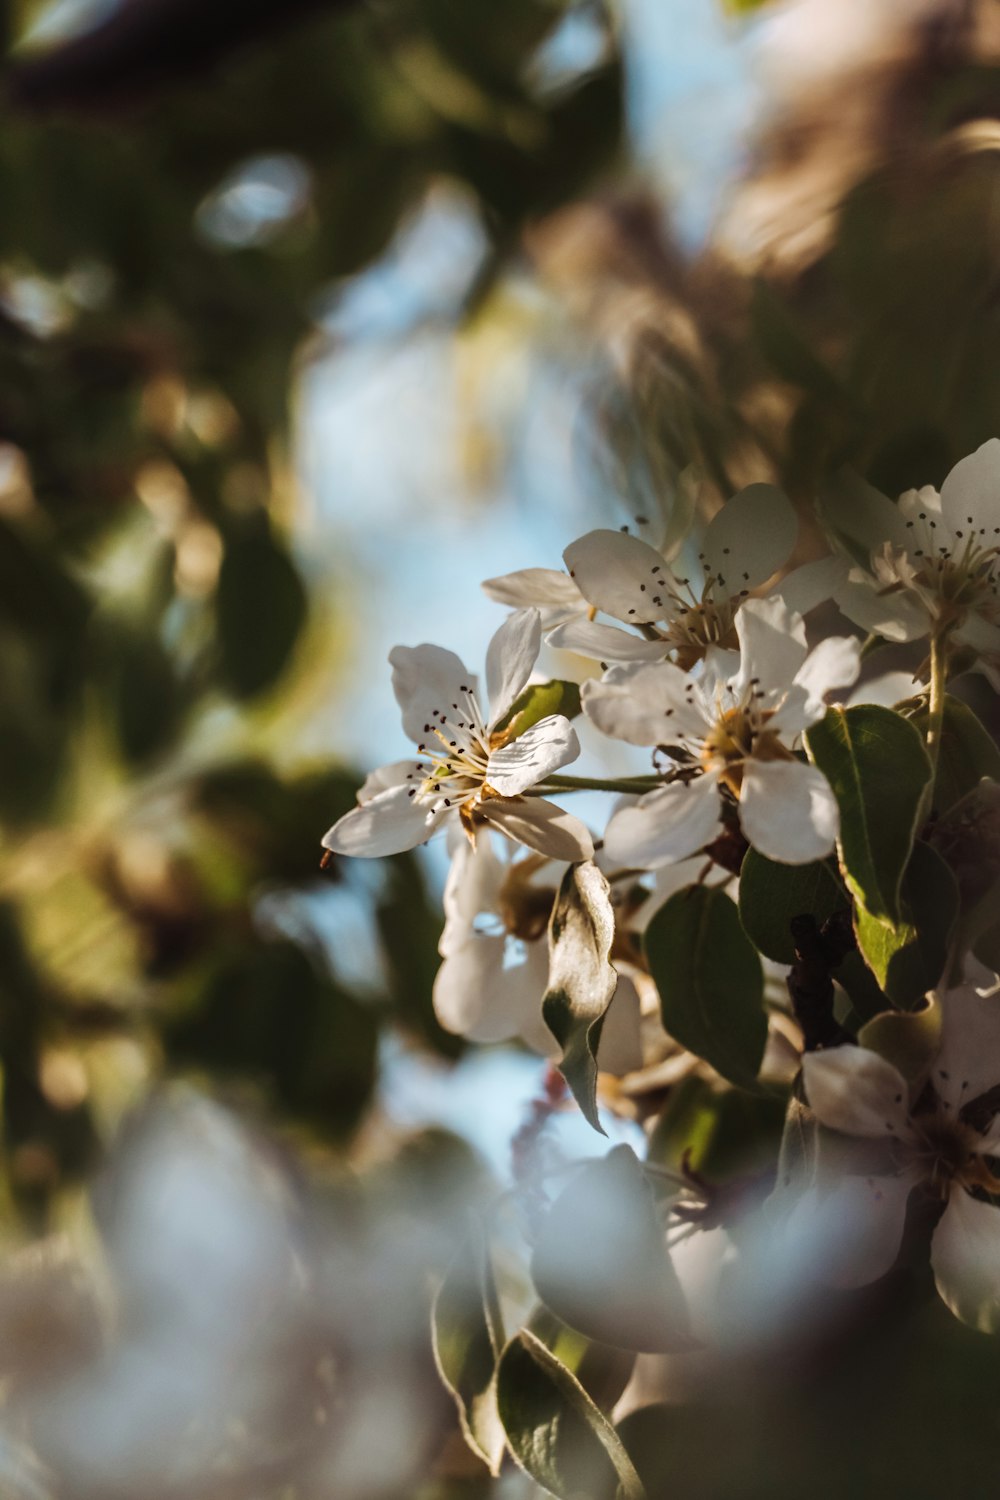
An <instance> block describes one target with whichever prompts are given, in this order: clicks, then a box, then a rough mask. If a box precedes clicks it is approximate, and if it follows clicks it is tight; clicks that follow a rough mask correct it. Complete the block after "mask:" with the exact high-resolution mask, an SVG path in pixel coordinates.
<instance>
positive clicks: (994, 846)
mask: <svg viewBox="0 0 1000 1500" xmlns="http://www.w3.org/2000/svg"><path fill="white" fill-rule="evenodd" d="M931 843H932V844H933V846H934V848H935V849H936V850H937V852H938V854H940V855H941V857H942V858H943V859H944V861H945V863H946V864H947V865H948V868H949V869H950V870H951V872H952V874H953V875H954V877H955V879H956V881H957V882H958V891H959V897H960V900H961V908H962V931H961V937H960V940H959V944H958V946H959V948H960V950H961V949H965V948H970V947H972V948H974V949H975V951H976V952H977V953H979V948H980V945H982V944H984V943H985V944H987V946H989V947H992V946H993V945H992V944H991V943H990V942H989V939H988V932H989V929H990V928H991V927H992V926H993V925H994V922H995V920H996V911H997V897H998V892H1000V784H998V783H997V782H995V781H990V780H989V779H987V778H985V777H984V778H983V780H982V781H979V782H977V783H976V785H975V786H974V787H973V788H972V790H971V791H970V792H966V794H965V796H964V797H963V798H961V800H960V801H958V802H956V803H955V805H954V807H952V808H949V810H948V811H947V812H946V813H945V814H944V816H943V817H941V818H939V819H938V821H937V822H936V823H935V824H934V828H933V830H932V832H931ZM981 956H983V962H984V963H990V964H991V966H992V961H991V959H989V958H986V957H985V956H984V955H981Z"/></svg>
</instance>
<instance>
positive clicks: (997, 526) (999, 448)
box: [941, 437, 1000, 546]
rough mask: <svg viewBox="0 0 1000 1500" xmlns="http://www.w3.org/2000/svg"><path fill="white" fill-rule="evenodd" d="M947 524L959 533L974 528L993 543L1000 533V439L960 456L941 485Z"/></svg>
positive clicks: (961, 533) (992, 439)
mask: <svg viewBox="0 0 1000 1500" xmlns="http://www.w3.org/2000/svg"><path fill="white" fill-rule="evenodd" d="M941 513H942V516H943V518H944V522H945V525H946V526H947V527H948V528H949V529H950V530H951V531H953V532H955V534H956V535H958V536H968V534H969V530H970V528H971V529H972V530H973V531H975V532H977V533H978V535H979V536H980V538H982V539H983V540H985V541H988V543H989V545H990V546H992V545H993V544H994V542H995V541H996V539H997V537H998V536H1000V438H995V437H994V438H990V439H989V441H988V442H985V443H983V445H982V447H981V448H977V449H976V451H975V453H970V454H969V456H968V458H963V459H960V460H959V462H958V463H957V464H956V465H955V467H954V468H953V469H952V471H951V473H950V474H949V475H948V477H947V479H946V480H945V482H944V484H943V485H942V486H941Z"/></svg>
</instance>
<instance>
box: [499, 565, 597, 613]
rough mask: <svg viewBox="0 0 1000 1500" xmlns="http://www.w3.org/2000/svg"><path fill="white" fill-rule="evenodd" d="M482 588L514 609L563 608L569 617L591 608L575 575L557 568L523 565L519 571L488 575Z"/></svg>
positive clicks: (562, 610) (560, 609) (561, 610)
mask: <svg viewBox="0 0 1000 1500" xmlns="http://www.w3.org/2000/svg"><path fill="white" fill-rule="evenodd" d="M482 588H483V590H484V592H485V593H487V594H488V595H489V597H490V598H491V599H495V600H496V601H497V603H498V604H509V605H510V606H511V607H512V608H513V609H539V610H547V609H548V610H559V611H560V612H561V615H562V616H563V617H565V616H567V615H573V614H582V613H584V612H585V611H586V608H587V606H586V603H585V601H584V598H583V595H582V594H581V593H580V590H579V589H578V588H577V586H576V584H575V583H574V582H573V580H572V578H569V577H567V575H566V574H565V573H562V572H559V571H558V570H557V569H556V568H519V569H518V571H517V572H516V573H501V574H500V576H499V577H498V578H487V579H485V580H484V582H483V584H482Z"/></svg>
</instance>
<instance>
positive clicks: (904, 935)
mask: <svg viewBox="0 0 1000 1500" xmlns="http://www.w3.org/2000/svg"><path fill="white" fill-rule="evenodd" d="M901 907H902V914H903V916H902V921H900V922H898V923H893V922H882V921H879V919H878V918H877V917H873V916H872V915H871V914H870V912H868V911H866V910H865V908H864V906H862V905H861V904H860V903H859V904H858V905H857V907H856V909H855V916H854V930H855V932H856V933H857V938H858V947H859V948H860V949H861V952H862V954H863V955H864V958H865V961H866V963H867V964H868V967H869V968H870V969H871V971H872V973H873V974H874V975H875V978H876V979H877V980H878V983H879V986H880V987H881V989H882V990H883V991H884V992H885V994H886V995H887V996H888V998H889V999H890V1000H891V1001H892V1003H893V1005H898V1006H900V1007H902V1008H903V1009H908V1008H909V1007H910V1006H912V1005H915V1004H916V1003H917V1002H918V1001H920V1000H922V999H923V997H924V995H926V993H927V991H928V990H931V989H933V988H934V986H935V985H936V984H937V983H938V982H939V980H940V979H941V976H942V974H943V973H944V970H945V965H946V964H947V961H948V949H949V944H950V942H951V935H952V931H953V929H954V926H955V922H956V920H957V918H958V884H957V882H956V880H955V877H954V875H953V874H952V873H951V871H950V870H949V868H948V866H947V865H946V864H945V862H944V860H943V859H942V858H941V856H940V854H938V853H936V851H935V850H934V849H932V848H931V846H930V845H929V844H924V843H921V842H920V841H919V840H918V842H917V843H916V844H914V846H913V854H912V856H911V858H910V863H909V864H908V865H907V867H906V874H905V875H904V877H903V887H902V902H901Z"/></svg>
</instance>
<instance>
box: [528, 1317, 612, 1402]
mask: <svg viewBox="0 0 1000 1500" xmlns="http://www.w3.org/2000/svg"><path fill="white" fill-rule="evenodd" d="M528 1327H529V1329H530V1330H531V1332H532V1333H533V1334H534V1335H535V1337H536V1338H538V1339H541V1341H542V1343H543V1344H544V1345H545V1347H546V1349H549V1350H551V1352H552V1353H553V1354H554V1355H555V1357H556V1359H557V1360H558V1361H559V1363H560V1364H561V1365H565V1366H566V1368H567V1370H569V1371H570V1372H571V1373H572V1374H573V1375H575V1376H576V1378H577V1380H578V1381H579V1382H580V1384H581V1385H582V1386H583V1388H584V1390H585V1391H586V1392H587V1395H588V1396H589V1397H590V1399H591V1401H593V1402H594V1404H595V1405H596V1406H599V1407H600V1408H601V1411H604V1412H608V1411H610V1410H611V1408H612V1407H613V1406H614V1405H615V1403H616V1402H617V1401H618V1399H619V1397H620V1396H621V1394H622V1392H623V1391H624V1389H625V1387H626V1386H627V1385H628V1383H629V1381H630V1379H631V1378H632V1371H633V1370H634V1369H635V1359H636V1356H635V1350H634V1349H622V1348H616V1347H614V1345H612V1344H604V1343H602V1342H601V1341H600V1340H599V1339H589V1338H587V1337H586V1335H585V1334H582V1333H580V1332H579V1331H578V1330H577V1329H575V1328H570V1326H569V1324H568V1323H564V1322H563V1320H562V1319H561V1318H557V1317H556V1315H555V1313H554V1312H550V1310H549V1309H548V1308H547V1307H544V1306H542V1305H541V1304H539V1306H538V1307H536V1308H535V1311H534V1312H533V1313H532V1315H531V1317H530V1319H529V1320H528Z"/></svg>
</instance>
